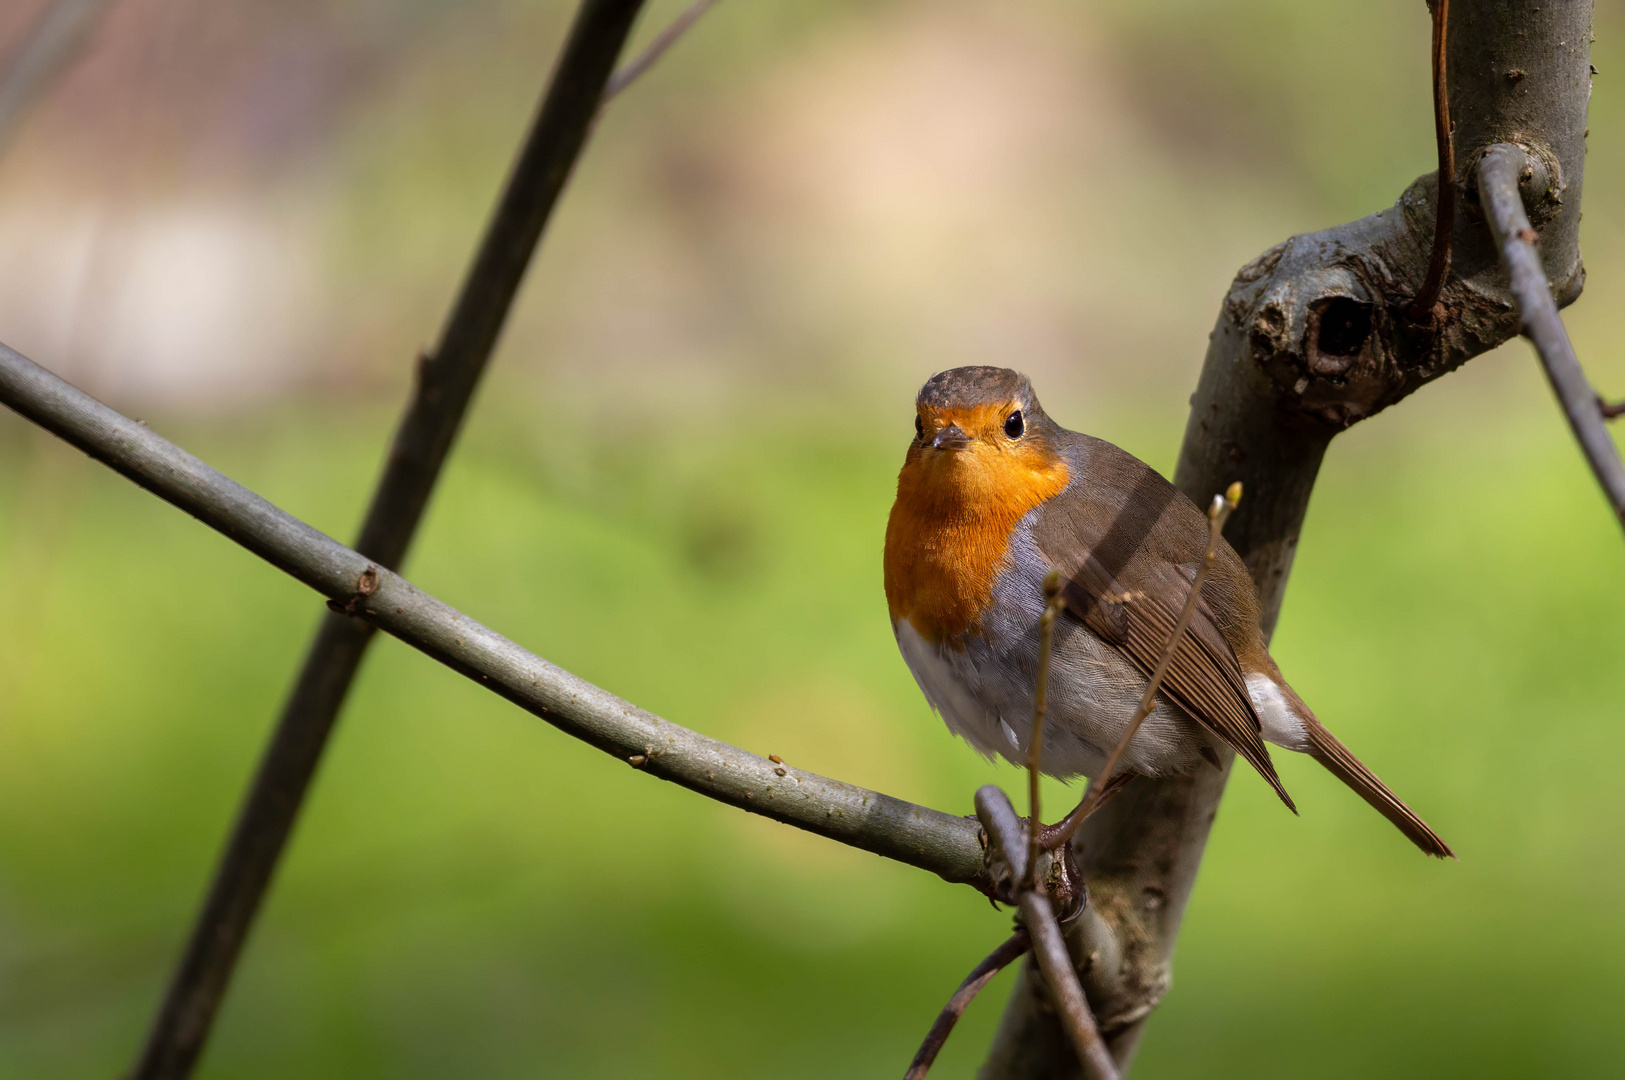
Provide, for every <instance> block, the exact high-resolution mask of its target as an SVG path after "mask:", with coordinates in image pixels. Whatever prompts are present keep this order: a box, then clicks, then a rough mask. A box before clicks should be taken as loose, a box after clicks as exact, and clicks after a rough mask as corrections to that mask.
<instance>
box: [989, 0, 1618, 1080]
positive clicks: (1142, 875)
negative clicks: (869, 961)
mask: <svg viewBox="0 0 1625 1080" xmlns="http://www.w3.org/2000/svg"><path fill="white" fill-rule="evenodd" d="M1591 12H1592V4H1591V0H1505V2H1502V3H1495V4H1488V3H1483V4H1458V5H1456V6H1455V7H1454V8H1453V9H1452V11H1451V18H1450V27H1449V63H1448V70H1449V83H1448V84H1449V91H1450V107H1451V112H1452V113H1453V116H1454V120H1455V148H1456V162H1457V168H1456V176H1455V177H1454V178H1453V179H1452V180H1451V182H1453V183H1455V184H1456V185H1457V193H1458V200H1459V205H1460V206H1461V207H1462V209H1463V212H1462V213H1460V214H1458V215H1457V218H1456V222H1455V228H1454V233H1453V239H1454V250H1455V255H1454V260H1453V265H1452V270H1451V274H1450V277H1449V279H1448V280H1447V281H1446V284H1445V288H1444V292H1443V296H1442V305H1443V312H1442V318H1441V319H1440V320H1439V322H1438V323H1437V324H1435V325H1433V326H1431V327H1419V326H1416V325H1414V324H1413V323H1411V322H1410V320H1409V319H1408V318H1407V316H1406V312H1405V309H1406V307H1407V306H1408V305H1409V303H1410V302H1411V300H1412V299H1413V298H1414V297H1415V295H1416V293H1417V291H1418V289H1419V288H1420V286H1421V283H1422V281H1423V278H1424V276H1425V274H1426V271H1427V264H1428V255H1429V251H1430V248H1431V245H1432V232H1433V220H1434V212H1433V205H1434V199H1435V196H1436V192H1437V182H1438V178H1437V176H1436V174H1429V175H1427V176H1424V177H1422V178H1420V179H1419V180H1417V181H1416V182H1415V183H1413V184H1411V186H1410V187H1409V188H1407V189H1406V191H1405V192H1404V194H1402V195H1401V196H1400V199H1399V201H1398V202H1397V203H1396V204H1395V205H1394V206H1392V207H1390V208H1389V209H1387V210H1383V211H1381V212H1379V213H1376V214H1372V215H1371V216H1369V217H1365V218H1362V219H1360V220H1359V221H1354V222H1350V223H1348V224H1346V225H1340V226H1337V227H1336V228H1332V229H1327V230H1325V231H1323V232H1319V233H1313V234H1310V235H1305V236H1295V237H1292V238H1291V239H1289V240H1287V241H1286V242H1284V243H1282V244H1278V245H1277V246H1275V247H1273V248H1271V249H1270V250H1269V251H1267V252H1265V253H1264V254H1263V255H1261V256H1259V257H1258V258H1257V259H1255V260H1253V261H1252V262H1250V263H1248V264H1247V265H1246V266H1244V267H1243V268H1242V269H1241V271H1240V272H1239V273H1238V274H1237V275H1236V278H1235V281H1234V282H1233V283H1232V285H1231V287H1230V290H1229V292H1228V294H1227V295H1226V296H1225V298H1224V302H1223V304H1222V305H1221V308H1220V311H1219V318H1218V323H1217V325H1216V326H1215V327H1214V330H1213V334H1212V336H1211V338H1210V340H1209V346H1208V352H1207V358H1206V361H1205V363H1204V365H1203V368H1202V374H1201V378H1200V380H1199V382H1198V384H1197V389H1196V394H1195V396H1194V397H1193V398H1192V403H1191V414H1190V420H1189V423H1188V425H1187V427H1186V430H1185V441H1184V444H1183V447H1182V448H1181V451H1180V455H1179V466H1178V469H1177V472H1176V474H1175V478H1174V479H1175V483H1176V484H1177V485H1178V486H1179V488H1180V490H1181V491H1183V492H1185V493H1186V494H1187V495H1189V496H1190V497H1191V498H1192V499H1193V500H1195V501H1196V502H1197V504H1198V505H1205V504H1206V502H1207V501H1208V500H1209V499H1210V498H1212V496H1213V494H1214V493H1215V492H1219V491H1223V490H1224V488H1225V487H1226V485H1228V484H1229V483H1230V482H1231V481H1234V480H1240V481H1241V482H1242V483H1243V485H1244V487H1245V489H1246V493H1247V494H1246V498H1245V499H1243V501H1242V503H1241V507H1240V509H1239V510H1238V511H1237V512H1236V514H1235V516H1234V518H1233V519H1232V521H1231V523H1230V526H1229V528H1228V530H1227V532H1226V536H1227V538H1228V539H1229V540H1230V542H1231V543H1232V544H1233V545H1234V546H1235V548H1236V550H1237V551H1238V552H1239V553H1240V554H1241V556H1242V558H1243V559H1245V560H1246V561H1247V565H1248V567H1249V568H1250V569H1251V570H1252V573H1253V577H1254V579H1255V580H1256V581H1257V582H1258V586H1259V592H1260V594H1261V599H1262V602H1263V609H1264V612H1265V623H1266V626H1265V628H1266V631H1268V630H1272V629H1273V627H1274V624H1275V619H1276V616H1277V614H1278V613H1279V611H1280V605H1281V599H1282V596H1283V594H1284V593H1285V590H1286V582H1287V575H1288V573H1289V572H1290V571H1291V568H1292V559H1293V554H1294V552H1295V550H1296V547H1297V541H1298V533H1299V530H1300V528H1301V527H1302V524H1303V519H1304V514H1305V512H1306V511H1307V509H1308V505H1309V496H1310V492H1311V491H1312V490H1313V488H1314V482H1315V476H1316V473H1317V472H1318V471H1319V469H1320V462H1321V459H1322V457H1323V456H1324V455H1325V452H1326V448H1327V446H1328V445H1329V444H1330V442H1331V440H1332V438H1333V437H1334V436H1335V435H1336V434H1337V433H1338V432H1339V431H1342V430H1344V429H1346V428H1347V427H1349V426H1350V425H1352V424H1355V423H1357V422H1359V421H1360V420H1363V419H1365V418H1366V417H1368V416H1372V415H1374V414H1375V413H1377V412H1379V411H1380V410H1382V409H1384V408H1386V407H1388V406H1389V405H1392V404H1394V403H1396V402H1398V401H1399V400H1400V399H1402V398H1404V397H1405V396H1406V395H1408V394H1410V393H1411V392H1412V391H1414V390H1416V389H1417V388H1418V387H1420V386H1421V385H1423V384H1424V383H1426V382H1429V381H1430V380H1432V379H1436V378H1438V377H1439V376H1441V375H1444V374H1446V373H1448V372H1450V371H1452V370H1454V369H1455V368H1457V367H1459V366H1460V365H1461V364H1463V363H1465V362H1466V361H1467V360H1469V359H1471V358H1472V357H1474V356H1477V355H1479V354H1480V353H1483V352H1487V351H1488V350H1490V349H1492V348H1494V347H1495V346H1497V345H1499V344H1501V343H1502V342H1504V341H1506V340H1507V339H1509V338H1511V337H1513V336H1514V335H1516V334H1517V333H1518V330H1519V317H1518V312H1517V309H1516V308H1515V306H1514V304H1513V301H1512V296H1511V294H1510V292H1509V290H1508V287H1507V279H1506V275H1505V272H1504V271H1503V270H1502V268H1501V265H1500V261H1499V258H1498V255H1497V252H1496V249H1495V245H1494V241H1493V239H1492V237H1491V236H1490V232H1489V230H1488V229H1487V228H1486V226H1485V222H1484V216H1483V213H1482V212H1481V210H1480V209H1479V207H1478V204H1477V200H1476V192H1475V191H1474V190H1472V186H1471V178H1472V177H1473V176H1474V173H1475V170H1476V167H1477V164H1478V162H1479V160H1480V159H1481V158H1482V157H1483V155H1484V154H1485V152H1486V151H1487V150H1488V148H1489V147H1490V146H1492V145H1494V144H1496V143H1512V144H1516V145H1518V146H1520V147H1522V148H1523V149H1524V151H1525V152H1526V153H1528V154H1529V155H1530V157H1531V158H1532V159H1534V160H1535V161H1537V162H1539V163H1540V164H1541V165H1542V166H1543V168H1536V169H1532V170H1530V174H1529V175H1528V176H1527V177H1526V178H1525V186H1524V201H1525V203H1526V205H1528V206H1529V207H1530V209H1531V213H1530V217H1531V219H1532V223H1533V225H1534V227H1535V228H1536V230H1537V231H1538V232H1539V233H1540V248H1541V253H1542V256H1543V261H1544V265H1545V270H1546V274H1547V277H1548V279H1549V280H1550V282H1551V284H1552V291H1553V293H1554V294H1555V295H1556V297H1557V299H1558V302H1559V303H1560V304H1567V303H1570V302H1572V301H1573V300H1574V299H1575V298H1576V297H1578V296H1579V293H1580V289H1581V287H1582V285H1583V283H1584V278H1585V275H1584V270H1583V268H1582V266H1581V262H1580V251H1579V234H1578V223H1579V216H1580V181H1581V176H1582V173H1583V169H1584V162H1585V117H1586V104H1587V101H1588V99H1589V97H1590V88H1591V75H1590V40H1591ZM1228 774H1229V769H1228V763H1227V765H1226V768H1225V769H1222V770H1219V771H1213V770H1204V771H1201V772H1199V773H1197V774H1195V775H1193V776H1190V777H1184V778H1176V779H1170V780H1164V781H1157V782H1153V781H1148V780H1139V781H1136V782H1135V783H1134V784H1133V785H1132V786H1131V787H1130V788H1129V789H1127V790H1126V791H1124V792H1123V794H1121V795H1119V796H1118V797H1117V798H1116V799H1114V800H1113V801H1112V802H1111V803H1109V804H1107V806H1106V807H1105V809H1103V810H1102V811H1101V812H1100V813H1099V814H1097V815H1095V817H1094V818H1092V819H1091V820H1090V821H1089V822H1088V823H1087V825H1086V826H1085V828H1084V829H1083V830H1082V832H1081V834H1080V835H1079V837H1078V838H1077V840H1076V847H1077V854H1078V861H1079V864H1080V865H1081V867H1082V868H1083V874H1084V878H1085V880H1086V881H1087V882H1088V885H1089V892H1090V898H1091V906H1090V909H1089V910H1088V911H1086V912H1085V915H1084V917H1082V918H1080V919H1079V920H1078V921H1077V922H1076V923H1075V924H1074V925H1073V928H1072V930H1071V932H1070V934H1069V937H1070V939H1071V944H1072V949H1073V957H1074V959H1075V960H1076V961H1078V963H1079V971H1080V974H1081V976H1082V978H1083V984H1084V988H1085V991H1086V992H1087V994H1088V996H1089V1001H1090V1003H1091V1004H1092V1005H1093V1006H1094V1008H1095V1011H1096V1014H1097V1018H1098V1020H1099V1022H1100V1026H1101V1030H1102V1031H1103V1032H1104V1033H1105V1034H1106V1036H1107V1038H1108V1041H1109V1043H1110V1045H1111V1047H1112V1052H1113V1055H1114V1056H1115V1057H1116V1058H1117V1060H1118V1061H1119V1062H1120V1063H1121V1064H1122V1065H1123V1066H1124V1068H1127V1066H1128V1065H1129V1063H1130V1062H1131V1061H1132V1058H1133V1055H1134V1051H1135V1048H1136V1046H1137V1045H1138V1042H1139V1038H1140V1035H1141V1033H1142V1031H1143V1030H1144V1025H1145V1020H1146V1018H1147V1017H1148V1016H1149V1015H1150V1013H1151V1011H1152V1010H1153V1009H1154V1008H1155V1007H1156V1005H1157V1003H1158V1002H1159V1001H1160V1000H1161V999H1162V996H1163V994H1164V993H1165V992H1166V991H1167V989H1168V985H1169V972H1170V961H1171V959H1172V956H1173V950H1174V944H1175V941H1176V939H1177V936H1178V932H1179V925H1180V921H1181V919H1182V918H1183V916H1184V912H1185V905H1186V903H1187V901H1188V900H1189V898H1190V893H1191V888H1192V886H1193V885H1194V884H1195V880H1196V872H1197V869H1198V867H1199V866H1200V864H1201V858H1202V851H1203V849H1204V847H1205V846H1206V843H1207V836H1208V831H1209V829H1210V828H1211V827H1212V824H1213V820H1214V817H1215V815H1216V814H1217V812H1218V805H1219V799H1220V797H1221V796H1222V795H1223V793H1224V785H1225V781H1226V780H1227V778H1228ZM982 1075H983V1077H986V1078H990V1080H992V1078H997V1080H1014V1078H1023V1080H1031V1078H1038V1077H1044V1078H1049V1077H1055V1078H1060V1077H1074V1076H1077V1075H1078V1063H1077V1058H1076V1056H1075V1055H1074V1054H1073V1053H1072V1050H1071V1047H1070V1046H1069V1045H1068V1044H1067V1041H1066V1039H1065V1037H1064V1036H1063V1034H1062V1033H1061V1030H1060V1027H1059V1025H1058V1024H1057V1023H1056V1021H1055V1016H1054V1013H1053V1012H1052V1011H1051V1010H1050V1009H1049V1007H1048V1005H1047V1003H1046V1002H1045V1001H1044V999H1043V989H1042V981H1041V980H1039V979H1037V978H1034V977H1032V975H1031V973H1030V972H1029V973H1027V977H1024V978H1022V979H1021V980H1019V981H1018V982H1017V985H1016V989H1015V993H1014V994H1013V995H1012V998H1011V1001H1010V1004H1009V1006H1008V1007H1007V1009H1006V1013H1005V1017H1004V1020H1003V1023H1002V1025H1001V1028H1000V1031H999V1033H998V1036H997V1037H996V1038H995V1041H994V1046H993V1049H992V1052H991V1054H990V1056H989V1058H988V1060H987V1063H986V1064H985V1065H984V1067H983V1071H982Z"/></svg>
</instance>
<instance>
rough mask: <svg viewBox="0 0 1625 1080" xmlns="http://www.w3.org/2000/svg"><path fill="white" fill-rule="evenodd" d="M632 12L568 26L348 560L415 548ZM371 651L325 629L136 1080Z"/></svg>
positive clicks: (278, 829)
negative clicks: (352, 556)
mask: <svg viewBox="0 0 1625 1080" xmlns="http://www.w3.org/2000/svg"><path fill="white" fill-rule="evenodd" d="M641 6H642V0H586V2H585V3H583V4H582V6H581V9H580V11H579V12H578V13H577V15H576V20H575V23H574V25H573V26H572V27H571V29H570V35H569V38H568V39H567V40H566V42H565V45H564V50H563V52H562V54H561V55H560V57H559V61H558V67H557V68H556V69H555V71H554V73H553V77H552V79H551V81H550V83H549V85H548V88H547V91H546V94H545V96H544V97H543V99H542V103H541V108H540V111H539V112H538V113H537V116H536V120H535V122H534V124H533V125H532V127H531V130H530V133H529V135H528V136H527V137H526V140H525V143H524V145H523V146H522V148H521V150H520V153H519V156H518V158H517V160H516V161H515V162H514V165H513V171H512V173H511V175H510V176H509V178H508V182H507V185H506V187H505V188H504V190H503V193H502V197H501V200H500V201H499V202H498V204H497V207H496V210H495V212H494V213H493V214H492V217H491V221H490V223H489V225H488V226H487V228H486V232H485V237H484V239H483V240H482V242H481V244H480V247H479V250H478V252H477V254H476V255H475V258H474V262H473V264H472V265H471V266H470V268H469V271H468V276H467V278H466V279H465V280H464V282H463V286H462V289H461V291H460V292H459V294H458V296H457V301H456V303H455V304H454V305H453V307H452V310H451V313H450V315H449V317H448V318H447V320H446V325H445V328H444V330H443V331H442V333H441V337H440V343H439V345H438V347H437V348H436V349H435V350H434V351H433V352H432V353H430V354H428V355H426V356H424V357H423V358H422V360H421V362H420V364H419V366H418V378H417V385H416V387H415V388H414V391H413V395H412V399H411V401H410V402H409V403H408V405H407V408H406V411H405V413H404V415H403V416H402V417H401V422H400V426H399V427H398V428H397V429H396V432H395V439H394V442H393V444H392V445H391V447H390V451H389V457H388V461H387V463H386V465H385V467H384V474H383V476H382V477H381V478H380V479H379V482H378V486H377V488H376V490H375V491H374V493H373V497H372V504H371V505H370V506H369V508H368V510H367V516H366V519H365V521H364V523H363V524H362V526H361V538H360V540H359V541H358V542H357V543H356V548H357V550H358V551H360V552H361V553H362V554H364V555H365V556H367V557H368V558H370V559H371V560H372V561H373V562H375V563H377V564H378V565H380V566H384V567H398V566H400V565H401V561H402V560H403V559H404V558H405V556H406V552H407V549H408V548H409V547H410V546H411V542H412V537H413V534H414V533H415V532H416V531H417V527H418V523H419V522H420V521H421V520H422V518H423V511H424V508H425V507H426V506H427V505H428V502H429V496H430V493H431V492H432V491H433V490H434V485H435V481H436V480H437V479H438V478H439V476H440V469H441V466H442V465H443V464H444V463H445V460H446V455H447V454H448V453H449V452H450V450H451V444H452V441H453V440H454V439H455V438H456V435H457V431H458V429H459V428H460V427H461V426H462V421H463V416H464V414H465V413H466V412H467V410H468V405H469V401H470V400H471V399H472V397H473V395H474V389H475V386H476V385H477V384H478V382H479V378H480V375H481V374H482V373H483V372H484V370H485V365H486V362H487V361H488V360H489V359H490V356H491V351H492V349H493V348H494V347H495V345H496V341H497V337H498V335H499V334H500V332H501V330H502V325H503V323H504V321H505V320H506V319H507V315H508V309H509V308H510V307H511V306H512V304H513V299H514V296H515V294H516V293H517V292H518V290H519V284H520V282H521V281H522V280H523V278H524V275H525V270H526V268H527V267H528V266H529V264H530V258H531V254H532V252H534V251H535V249H536V245H537V243H538V241H539V240H540V238H541V235H542V230H543V228H544V227H545V226H546V224H547V219H548V217H549V216H550V215H551V213H552V210H553V207H554V205H555V204H556V203H557V201H558V197H559V194H560V192H561V191H562V190H563V188H564V184H565V181H566V180H567V179H568V177H569V175H570V170H571V167H572V166H573V165H574V163H575V160H576V158H577V157H578V156H579V155H580V153H581V150H582V147H583V146H584V144H585V142H586V139H587V133H588V132H589V131H590V130H591V124H592V120H593V116H594V114H595V112H596V111H597V108H598V104H599V100H600V97H601V94H602V91H603V88H604V83H605V80H607V79H608V78H609V74H610V70H611V69H612V68H613V66H614V64H615V60H616V58H617V57H618V56H619V55H620V52H621V48H622V46H623V45H624V44H625V41H626V37H627V35H628V34H629V33H630V31H631V28H632V22H633V19H634V18H635V17H636V16H637V13H638V10H639V8H640V7H641ZM371 640H372V627H371V626H370V625H368V624H367V623H365V622H361V621H359V620H356V619H352V618H349V617H347V616H346V615H343V614H329V615H327V616H325V617H324V618H323V620H322V623H321V626H320V627H319V629H318V630H317V632H316V636H315V638H314V639H313V640H312V642H311V644H310V646H309V648H308V650H307V652H306V654H305V662H304V666H303V668H302V669H301V671H300V673H299V676H298V679H297V680H296V681H295V683H294V685H293V689H292V691H291V693H290V694H289V696H288V700H287V703H286V705H285V706H284V707H283V710H282V716H281V718H280V719H279V721H278V723H277V729H276V733H275V734H274V735H273V736H272V739H271V742H270V745H269V746H267V747H266V750H265V755H264V757H263V758H262V759H261V761H260V767H259V771H258V772H257V773H256V775H255V777H254V782H253V786H252V787H251V788H250V791H249V794H248V797H247V799H246V800H245V802H244V804H243V807H242V809H241V811H239V813H238V817H237V821H236V824H235V826H234V828H233V831H232V835H231V839H230V841H229V842H228V843H227V845H226V850H225V852H224V853H223V854H222V856H221V859H220V864H219V866H218V867H217V868H216V871H215V876H214V880H213V882H212V883H211V885H210V888H209V894H208V896H207V898H206V899H205V901H204V903H203V909H202V911H201V912H200V913H199V914H198V917H197V921H196V923H195V924H194V925H193V927H192V933H191V937H190V938H189V940H188V943H187V946H186V951H185V953H184V954H183V955H182V957H181V960H180V963H179V965H178V966H177V968H176V970H175V973H174V975H173V977H172V979H171V982H170V986H169V989H168V992H167V994H166V995H165V998H164V1002H163V1004H162V1006H161V1007H160V1009H159V1012H158V1015H157V1017H156V1018H155V1019H154V1021H153V1026H152V1029H151V1030H150V1031H149V1033H148V1036H147V1042H146V1047H145V1049H144V1050H143V1052H142V1056H141V1059H140V1061H139V1063H138V1064H137V1066H136V1070H135V1073H134V1076H135V1078H136V1080H161V1078H178V1077H185V1076H187V1075H189V1074H190V1073H191V1071H192V1069H193V1067H194V1066H195V1065H196V1062H197V1058H198V1055H199V1054H200V1053H201V1052H202V1050H203V1044H204V1042H205V1040H206V1039H207V1038H208V1034H209V1029H210V1026H211V1025H212V1023H213V1020H214V1016H215V1013H216V1011H217V1010H218V1009H219V1006H220V1000H221V998H222V997H223V996H224V995H225V992H226V987H227V985H228V983H229V982H230V979H231V973H232V970H233V968H234V967H235V965H236V962H237V957H238V955H239V954H240V953H241V951H242V947H243V942H244V941H245V940H246V938H247V936H248V931H249V927H250V926H251V924H252V922H253V919H254V915H255V913H256V912H257V911H258V910H259V906H260V902H261V900H262V899H263V898H264V896H265V892H266V890H267V889H268V888H269V887H270V883H271V876H272V874H273V873H274V871H275V869H276V865H277V861H278V859H279V858H280V857H281V855H282V852H283V849H284V848H285V847H286V846H287V841H288V837H289V835H290V834H291V832H292V830H293V825H294V821H295V819H296V818H297V817H298V814H299V808H300V806H301V805H302V804H303V802H304V797H305V793H306V791H307V790H308V788H309V786H310V782H311V778H312V777H313V776H314V775H315V772H316V766H317V764H318V763H319V762H320V760H321V756H322V751H323V749H324V747H325V746H326V745H327V738H328V735H329V734H330V733H331V731H332V728H333V724H334V722H335V720H336V719H337V717H338V713H339V709H340V708H341V707H342V706H343V704H344V698H345V696H346V694H347V693H348V692H349V689H350V684H351V683H352V682H353V681H354V679H355V675H356V672H357V671H358V670H359V669H360V666H361V660H362V657H363V656H364V655H365V653H366V650H367V645H368V644H369V642H370V641H371Z"/></svg>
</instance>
